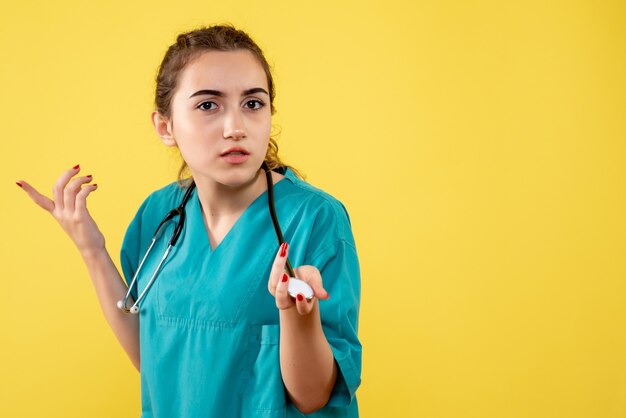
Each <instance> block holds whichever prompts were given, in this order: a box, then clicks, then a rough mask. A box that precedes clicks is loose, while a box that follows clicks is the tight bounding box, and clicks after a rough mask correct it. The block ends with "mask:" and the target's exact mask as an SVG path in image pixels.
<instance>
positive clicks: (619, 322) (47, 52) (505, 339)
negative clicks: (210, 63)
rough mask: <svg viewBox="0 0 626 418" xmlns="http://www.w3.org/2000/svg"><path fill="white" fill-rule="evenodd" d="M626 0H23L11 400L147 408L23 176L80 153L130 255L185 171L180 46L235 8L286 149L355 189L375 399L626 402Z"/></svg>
mask: <svg viewBox="0 0 626 418" xmlns="http://www.w3.org/2000/svg"><path fill="white" fill-rule="evenodd" d="M625 4H626V3H624V2H623V1H591V0H588V1H524V2H506V1H505V2H502V1H404V2H401V1H393V0H389V1H371V2H364V1H349V2H336V1H315V2H292V1H286V0H285V1H280V2H265V1H237V2H216V1H188V2H183V3H180V4H176V2H173V1H161V0H158V1H143V2H135V1H128V0H125V1H120V0H115V1H98V2H90V1H61V2H48V1H45V2H44V1H28V0H25V1H20V2H11V4H5V5H3V7H2V12H1V13H0V42H1V43H0V54H1V56H0V57H1V58H0V86H1V92H0V118H1V120H2V123H1V128H2V129H1V136H2V139H1V141H0V144H1V147H2V148H1V149H0V156H1V157H0V158H2V161H1V166H0V170H1V171H0V174H1V179H2V181H1V183H0V193H1V194H2V204H1V207H2V214H1V215H2V216H1V219H2V221H1V222H2V225H1V228H0V230H1V231H2V239H1V240H0V242H1V244H0V245H1V247H0V250H1V251H0V254H1V257H2V262H1V263H0V280H1V287H0V289H1V292H2V294H1V299H0V300H1V303H0V318H1V323H0V325H1V332H2V333H1V338H2V340H1V346H0V359H1V370H0V416H3V417H85V416H88V417H92V418H95V417H112V416H117V417H137V416H139V411H140V409H139V408H140V406H139V377H138V374H137V373H136V372H135V370H134V369H133V367H132V366H131V364H130V362H129V361H128V360H127V358H126V355H125V353H124V352H123V350H122V349H121V347H120V346H119V345H118V343H117V341H116V340H115V338H114V336H113V333H112V332H111V331H110V329H109V328H108V325H107V324H106V322H105V321H104V318H103V316H102V314H101V312H100V308H99V306H98V303H97V300H96V297H95V293H94V291H93V288H92V285H91V282H90V280H89V278H88V277H87V275H86V270H85V268H84V267H83V265H82V262H81V260H80V257H79V255H78V253H77V251H76V250H75V249H74V248H73V246H72V244H71V242H70V240H69V239H68V238H67V237H66V236H65V235H64V234H63V232H62V230H61V229H60V228H59V227H58V226H57V225H56V224H55V222H54V221H53V219H52V218H51V217H50V216H49V215H47V214H46V213H45V212H43V211H42V210H40V209H39V208H38V207H36V206H35V205H34V204H33V203H31V202H30V200H29V199H28V198H27V197H26V195H24V194H23V193H22V191H21V190H20V189H19V188H18V187H16V186H15V185H14V182H15V181H16V180H19V179H25V180H27V181H30V182H31V183H32V184H33V185H35V186H36V187H39V188H40V189H41V190H42V191H45V192H46V193H48V194H50V191H51V186H52V184H53V183H54V181H55V179H56V178H57V176H58V175H59V174H60V173H61V172H62V171H63V170H65V169H67V168H69V167H71V166H73V165H75V164H78V163H80V164H81V166H82V167H83V170H84V171H83V173H85V174H93V175H94V180H95V182H96V183H98V184H99V185H100V188H99V190H98V191H97V192H96V193H94V194H93V195H92V196H91V197H90V199H89V207H90V210H91V212H92V214H93V216H94V217H95V219H96V220H97V222H98V224H99V226H100V228H101V229H102V230H103V232H104V233H105V236H106V237H107V245H108V249H109V251H110V252H111V254H112V257H113V258H114V260H116V261H117V260H118V258H119V255H118V254H119V248H120V245H121V239H122V236H123V233H124V231H125V228H126V226H127V224H128V222H129V221H130V219H131V217H132V216H133V214H134V213H135V211H136V209H137V207H138V206H139V204H140V203H141V201H142V200H143V198H144V197H145V196H146V195H147V194H148V193H149V192H151V191H152V190H154V189H156V188H158V187H160V186H162V185H164V184H166V183H169V182H170V181H173V180H174V179H175V175H176V171H177V168H178V161H177V159H176V157H175V155H173V154H172V153H170V152H168V151H167V150H166V149H165V147H164V146H162V145H161V144H160V142H159V141H158V138H157V137H156V135H155V134H154V132H153V130H152V126H151V125H150V123H149V113H150V111H151V106H152V100H153V87H154V84H153V83H154V76H155V74H156V69H157V66H158V64H159V63H160V60H161V58H162V56H163V53H164V52H165V49H166V47H167V46H168V45H169V44H171V43H172V42H173V41H174V39H175V36H176V34H178V33H179V32H183V31H187V30H190V29H193V28H195V27H196V26H199V25H204V24H211V23H222V22H231V23H233V24H235V25H237V26H239V27H241V28H243V29H245V30H247V31H249V33H250V34H251V35H252V36H253V37H254V39H256V40H257V41H258V42H259V44H260V45H261V46H262V47H263V48H264V50H265V51H266V52H267V56H268V58H269V60H270V62H271V63H272V64H273V65H274V68H275V77H276V81H277V85H278V91H277V92H278V97H277V103H276V105H277V108H278V114H277V116H276V120H275V122H276V125H277V126H279V127H280V128H281V130H282V133H281V136H280V146H281V151H282V155H283V157H284V158H285V159H286V160H287V161H288V162H290V163H292V164H294V165H295V166H296V167H298V168H300V169H301V170H302V171H304V172H305V173H306V174H307V176H308V180H309V181H310V182H311V183H313V184H315V185H317V186H319V187H321V188H323V189H325V190H327V191H328V192H330V193H331V194H333V195H335V196H336V197H338V198H339V199H340V200H342V201H343V202H344V203H345V205H346V206H347V208H348V210H349V212H350V215H351V219H352V222H353V228H354V233H355V236H356V240H357V246H358V250H359V255H360V260H361V266H362V285H363V288H362V310H361V317H360V320H361V322H360V337H361V339H362V342H363V346H364V357H363V361H364V362H363V375H362V378H363V384H362V386H361V388H360V389H359V391H358V392H357V394H358V398H359V402H360V405H361V416H363V417H428V418H465V417H467V418H474V417H476V418H501V417H533V418H544V417H545V418H552V417H567V418H578V417H580V418H583V417H585V418H588V417H593V418H598V417H600V418H609V417H624V416H626V330H625V327H624V319H625V314H626V296H625V295H626V293H625V292H626V282H625V279H626V261H625V259H626V238H625V236H626V221H625V214H626V169H625V163H626V159H625V157H626V143H625V142H626V122H624V120H625V118H626V81H625V80H626V76H625V74H626V29H625V28H626V25H625V24H624V22H625V21H626V6H625Z"/></svg>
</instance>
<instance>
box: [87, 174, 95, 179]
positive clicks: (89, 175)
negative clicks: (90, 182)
mask: <svg viewBox="0 0 626 418" xmlns="http://www.w3.org/2000/svg"><path fill="white" fill-rule="evenodd" d="M85 177H89V178H91V177H93V176H92V175H91V174H87V175H86V176H85Z"/></svg>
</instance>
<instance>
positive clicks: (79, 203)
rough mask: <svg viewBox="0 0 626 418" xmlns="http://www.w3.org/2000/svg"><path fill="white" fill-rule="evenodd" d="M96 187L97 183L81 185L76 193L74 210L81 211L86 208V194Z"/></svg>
mask: <svg viewBox="0 0 626 418" xmlns="http://www.w3.org/2000/svg"><path fill="white" fill-rule="evenodd" d="M97 188H98V185H97V184H88V185H86V186H85V187H83V188H82V189H81V190H80V192H78V194H77V195H76V207H75V209H76V212H82V211H86V210H87V196H89V193H91V192H93V191H94V190H96V189H97Z"/></svg>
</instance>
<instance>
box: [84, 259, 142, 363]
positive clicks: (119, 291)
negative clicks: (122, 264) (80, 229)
mask: <svg viewBox="0 0 626 418" xmlns="http://www.w3.org/2000/svg"><path fill="white" fill-rule="evenodd" d="M81 255H82V257H83V261H84V262H85V265H86V266H87V271H88V272H89V276H90V277H91V281H92V282H93V285H94V288H95V290H96V294H97V296H98V300H99V302H100V308H101V309H102V312H103V313H104V317H105V318H106V320H107V322H108V323H109V325H110V326H111V329H112V330H113V333H114V334H115V336H116V337H117V339H118V341H119V342H120V344H121V345H122V348H124V350H125V351H126V353H127V354H128V357H129V358H130V360H131V362H132V363H133V365H134V366H135V367H136V368H137V370H139V364H140V362H139V316H138V315H129V314H126V313H124V312H122V311H121V310H120V309H118V308H117V301H118V300H121V299H123V298H124V296H125V295H126V291H127V287H126V284H125V283H124V281H123V280H122V277H121V276H120V273H119V272H118V270H117V268H116V267H115V264H113V260H111V257H110V256H109V253H108V252H107V250H106V249H105V248H103V249H101V250H99V251H96V252H90V253H87V252H83V253H81Z"/></svg>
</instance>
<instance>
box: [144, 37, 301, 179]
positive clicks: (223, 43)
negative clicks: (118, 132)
mask: <svg viewBox="0 0 626 418" xmlns="http://www.w3.org/2000/svg"><path fill="white" fill-rule="evenodd" d="M236 50H246V51H250V52H251V53H252V54H253V55H254V57H255V58H256V59H257V60H258V61H259V63H260V64H261V66H262V67H263V70H264V71H265V75H266V76H267V86H268V88H269V94H270V109H271V113H272V115H273V114H274V113H275V112H276V108H275V107H274V97H275V96H276V90H275V87H274V79H273V78H272V73H271V70H270V66H269V64H268V63H267V60H266V59H265V56H264V55H263V52H262V51H261V48H259V46H258V45H257V44H256V43H255V42H254V41H253V40H252V38H250V36H248V34H247V33H245V32H244V31H242V30H238V29H236V28H234V27H233V26H231V25H215V26H209V27H201V28H199V29H195V30H192V31H190V32H186V33H181V34H180V35H178V37H177V38H176V43H174V44H172V45H170V46H169V48H168V49H167V52H166V53H165V56H164V57H163V61H162V62H161V65H160V67H159V72H158V74H157V77H156V92H155V98H154V104H155V106H156V110H157V111H158V112H159V113H160V114H161V115H163V116H165V117H167V118H170V117H171V106H170V105H171V102H172V96H173V95H174V91H175V90H176V87H177V82H178V77H179V75H180V73H181V72H182V71H183V69H184V68H185V67H186V66H187V64H189V63H190V62H191V61H193V60H194V59H195V58H197V57H198V56H199V55H200V54H202V53H204V52H207V51H236ZM265 163H266V164H267V166H268V167H269V169H270V170H273V169H275V168H279V167H288V168H290V169H292V170H293V171H294V173H296V175H297V176H298V177H302V175H301V174H300V173H299V172H298V171H297V170H296V169H294V168H293V167H291V166H288V165H286V164H284V163H283V162H282V161H281V159H280V158H279V157H278V144H277V142H276V139H275V138H274V137H272V136H271V137H270V139H269V146H268V147H267V153H266V154H265ZM186 170H187V163H186V162H185V161H184V160H183V163H182V166H181V167H180V170H179V171H178V182H179V184H181V185H183V183H184V175H185V173H186Z"/></svg>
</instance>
